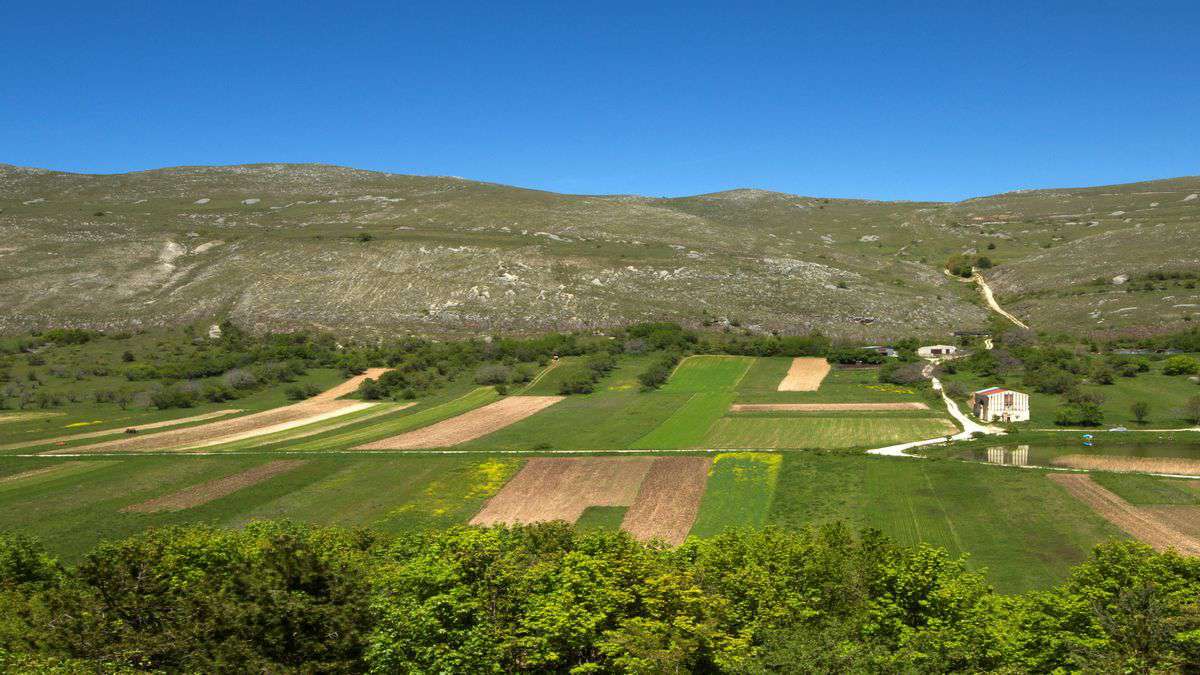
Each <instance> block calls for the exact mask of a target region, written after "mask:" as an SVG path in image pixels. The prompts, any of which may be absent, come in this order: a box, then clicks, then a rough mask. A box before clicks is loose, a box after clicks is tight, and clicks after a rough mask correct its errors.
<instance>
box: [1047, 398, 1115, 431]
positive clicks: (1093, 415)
mask: <svg viewBox="0 0 1200 675" xmlns="http://www.w3.org/2000/svg"><path fill="white" fill-rule="evenodd" d="M1054 423H1055V424H1057V425H1059V426H1079V427H1097V426H1100V425H1101V424H1103V423H1104V411H1103V410H1101V409H1100V406H1099V405H1098V404H1096V403H1093V402H1090V401H1078V402H1071V403H1066V404H1064V405H1062V406H1060V407H1059V409H1058V410H1057V411H1056V412H1055V414H1054Z"/></svg>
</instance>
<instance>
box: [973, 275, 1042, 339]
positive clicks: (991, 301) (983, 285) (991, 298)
mask: <svg viewBox="0 0 1200 675" xmlns="http://www.w3.org/2000/svg"><path fill="white" fill-rule="evenodd" d="M971 279H972V280H974V281H975V283H976V284H977V285H978V286H979V290H980V291H981V292H982V293H983V299H984V300H986V301H987V304H988V307H991V308H992V311H993V312H995V313H997V314H999V315H1000V316H1002V317H1004V318H1006V319H1008V320H1009V321H1011V322H1013V323H1014V324H1016V325H1017V326H1018V327H1020V328H1024V329H1025V330H1029V326H1028V325H1026V324H1025V322H1024V321H1021V320H1020V319H1018V318H1017V317H1015V316H1013V315H1012V314H1010V313H1009V312H1008V310H1006V309H1004V308H1003V307H1001V306H1000V303H998V302H996V296H995V295H994V294H993V293H992V287H991V286H989V285H988V282H987V279H984V278H983V275H982V274H980V273H979V270H974V274H972V275H971Z"/></svg>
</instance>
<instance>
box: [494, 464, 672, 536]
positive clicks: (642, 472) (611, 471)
mask: <svg viewBox="0 0 1200 675" xmlns="http://www.w3.org/2000/svg"><path fill="white" fill-rule="evenodd" d="M654 462H655V458H654V457H534V458H533V459H530V460H529V461H528V462H526V463H525V466H523V467H521V470H520V471H518V472H517V475H515V476H513V477H512V479H511V480H510V481H508V483H507V484H506V485H505V486H504V487H503V488H502V489H501V490H500V492H498V493H497V494H496V495H495V496H494V497H492V498H491V499H490V500H488V502H487V503H486V504H484V506H483V509H481V510H480V511H479V513H478V514H476V515H475V517H474V518H472V519H471V524H472V525H495V524H499V523H503V524H509V525H512V524H517V523H536V522H544V521H550V520H564V521H566V522H568V523H573V522H575V521H576V520H578V519H579V516H580V515H581V514H582V513H583V511H584V509H586V508H587V507H589V506H629V505H630V504H632V503H633V501H634V499H635V497H636V496H637V494H638V489H639V487H640V486H641V485H642V479H643V478H645V476H646V473H647V472H648V471H649V470H650V467H651V465H653V464H654Z"/></svg>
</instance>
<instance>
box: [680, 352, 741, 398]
mask: <svg viewBox="0 0 1200 675" xmlns="http://www.w3.org/2000/svg"><path fill="white" fill-rule="evenodd" d="M753 363H754V359H753V358H751V357H748V356H709V355H702V356H689V357H688V358H686V359H684V360H683V361H680V363H679V365H678V366H677V367H676V368H675V372H673V373H671V379H669V380H667V383H666V384H665V385H663V391H666V392H695V391H703V392H716V391H733V390H734V389H735V388H736V387H737V386H738V383H740V382H741V381H742V378H743V377H745V375H746V373H747V371H748V370H749V369H750V366H751V364H753Z"/></svg>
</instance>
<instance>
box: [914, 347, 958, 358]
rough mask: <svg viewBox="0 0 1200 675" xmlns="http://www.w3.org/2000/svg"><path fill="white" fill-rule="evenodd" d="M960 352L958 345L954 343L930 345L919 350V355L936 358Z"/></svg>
mask: <svg viewBox="0 0 1200 675" xmlns="http://www.w3.org/2000/svg"><path fill="white" fill-rule="evenodd" d="M957 353H958V347H955V346H954V345H928V346H926V347H921V348H920V349H918V350H917V356H920V357H921V358H923V359H936V358H940V357H946V356H954V355H955V354H957Z"/></svg>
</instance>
